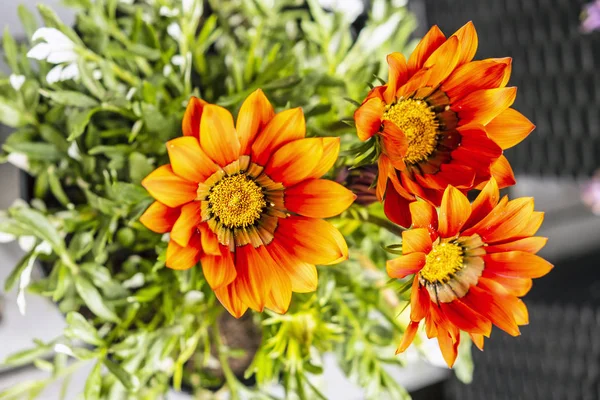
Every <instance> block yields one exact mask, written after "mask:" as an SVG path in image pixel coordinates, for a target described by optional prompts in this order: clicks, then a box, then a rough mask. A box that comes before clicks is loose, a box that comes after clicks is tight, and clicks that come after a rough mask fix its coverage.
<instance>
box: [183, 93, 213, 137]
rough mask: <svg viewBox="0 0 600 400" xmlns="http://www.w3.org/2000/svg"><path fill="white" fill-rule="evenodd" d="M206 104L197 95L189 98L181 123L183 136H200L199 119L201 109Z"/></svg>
mask: <svg viewBox="0 0 600 400" xmlns="http://www.w3.org/2000/svg"><path fill="white" fill-rule="evenodd" d="M206 104H208V103H207V102H205V101H204V100H202V99H199V98H197V97H191V98H190V100H189V102H188V105H187V108H186V110H185V114H184V115H183V121H182V123H181V127H182V130H183V135H184V136H193V137H195V138H196V139H199V138H200V119H201V118H202V110H203V108H204V106H205V105H206Z"/></svg>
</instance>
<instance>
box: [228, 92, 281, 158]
mask: <svg viewBox="0 0 600 400" xmlns="http://www.w3.org/2000/svg"><path fill="white" fill-rule="evenodd" d="M274 116H275V111H274V110H273V106H272V105H271V103H270V102H269V100H268V99H267V97H266V96H265V94H264V93H263V91H262V90H260V89H257V90H256V91H254V92H253V93H252V94H251V95H250V96H248V97H247V98H246V100H244V103H242V107H241V108H240V112H239V113H238V117H237V122H236V125H235V127H236V132H237V135H238V138H239V141H240V154H250V150H251V147H252V143H254V140H255V139H256V137H257V135H258V134H259V133H260V132H261V131H262V130H263V129H264V128H265V126H266V125H267V124H268V123H269V122H270V121H271V120H272V119H273V117H274Z"/></svg>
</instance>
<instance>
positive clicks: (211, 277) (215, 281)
mask: <svg viewBox="0 0 600 400" xmlns="http://www.w3.org/2000/svg"><path fill="white" fill-rule="evenodd" d="M219 250H220V251H219V253H220V254H219V255H210V254H203V255H202V256H201V257H200V263H201V264H202V271H203V272H204V277H205V278H206V281H207V282H208V284H209V286H210V287H211V288H212V289H213V290H215V289H219V288H221V287H223V286H227V285H229V284H230V283H231V282H233V280H234V279H235V277H236V276H237V272H236V269H235V265H234V263H233V256H232V254H231V252H230V251H229V248H228V247H225V246H222V245H221V246H220V248H219Z"/></svg>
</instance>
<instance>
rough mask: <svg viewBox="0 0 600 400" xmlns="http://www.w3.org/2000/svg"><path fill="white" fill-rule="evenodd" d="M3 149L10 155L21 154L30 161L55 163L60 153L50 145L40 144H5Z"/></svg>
mask: <svg viewBox="0 0 600 400" xmlns="http://www.w3.org/2000/svg"><path fill="white" fill-rule="evenodd" d="M3 148H4V149H5V150H6V151H8V152H11V153H15V152H16V153H23V154H25V155H26V156H27V157H28V158H29V159H30V160H35V161H56V160H59V159H60V152H59V151H58V149H57V148H56V146H54V145H53V144H50V143H41V142H37V143H34V142H20V143H10V144H8V143H6V144H5V145H4V146H3Z"/></svg>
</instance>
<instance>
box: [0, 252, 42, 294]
mask: <svg viewBox="0 0 600 400" xmlns="http://www.w3.org/2000/svg"><path fill="white" fill-rule="evenodd" d="M31 257H35V254H34V251H33V250H32V251H30V252H29V253H27V254H26V255H25V257H23V258H21V260H20V261H19V263H18V264H17V266H16V267H15V268H14V269H13V270H12V272H11V273H10V275H9V276H8V278H6V281H5V282H4V290H5V291H6V292H8V291H9V290H11V289H12V287H13V286H14V285H15V283H16V282H17V279H19V277H20V276H21V273H22V272H23V271H24V270H25V268H27V265H28V264H29V260H30V259H31Z"/></svg>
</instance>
